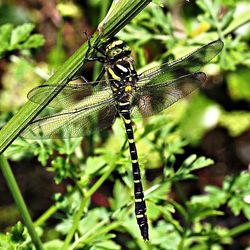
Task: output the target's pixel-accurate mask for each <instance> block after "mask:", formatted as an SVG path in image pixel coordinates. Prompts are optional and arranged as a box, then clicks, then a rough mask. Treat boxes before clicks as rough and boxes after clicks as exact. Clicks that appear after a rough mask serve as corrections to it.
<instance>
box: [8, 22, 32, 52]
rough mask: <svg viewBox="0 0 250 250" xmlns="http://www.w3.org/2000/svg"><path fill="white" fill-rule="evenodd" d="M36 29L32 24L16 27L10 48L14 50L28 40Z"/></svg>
mask: <svg viewBox="0 0 250 250" xmlns="http://www.w3.org/2000/svg"><path fill="white" fill-rule="evenodd" d="M34 27H35V26H34V24H31V23H25V24H23V25H20V26H18V27H16V28H15V29H14V30H13V31H12V34H11V39H10V46H11V47H13V48H14V47H15V46H16V45H17V44H19V43H21V42H24V41H25V40H27V39H28V37H29V36H30V33H31V31H32V30H33V29H34Z"/></svg>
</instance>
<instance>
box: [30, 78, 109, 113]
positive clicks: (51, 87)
mask: <svg viewBox="0 0 250 250" xmlns="http://www.w3.org/2000/svg"><path fill="white" fill-rule="evenodd" d="M57 89H58V85H56V84H47V85H46V84H44V85H40V86H38V87H36V88H34V89H32V90H31V91H30V92H29V93H28V99H29V100H30V101H32V102H33V103H36V104H39V105H40V104H42V103H43V102H44V101H46V97H47V96H48V95H49V94H50V93H51V92H53V91H56V90H57ZM93 96H95V98H92V97H93ZM110 97H112V91H111V89H110V87H109V86H108V85H107V82H106V81H100V82H98V85H97V86H95V87H94V86H93V82H89V83H78V84H67V85H66V86H65V87H64V88H63V89H62V90H61V91H60V92H59V93H58V95H57V96H55V98H54V99H53V100H52V101H51V102H50V103H49V104H48V105H47V107H49V108H54V109H59V110H60V109H61V110H68V109H71V108H72V107H75V106H79V105H81V102H82V101H84V102H85V103H86V102H88V103H89V105H90V104H93V102H95V103H98V102H101V101H102V100H104V99H108V98H110Z"/></svg>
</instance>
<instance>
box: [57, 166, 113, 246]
mask: <svg viewBox="0 0 250 250" xmlns="http://www.w3.org/2000/svg"><path fill="white" fill-rule="evenodd" d="M115 166H116V165H115V163H114V162H113V164H111V165H110V167H109V169H108V170H107V171H106V172H105V173H104V174H103V175H102V176H101V178H100V179H99V180H98V181H97V182H96V183H95V184H94V185H93V186H92V187H91V188H90V189H89V191H87V192H86V194H85V197H84V198H83V200H82V202H81V205H80V207H79V209H78V211H77V213H76V214H75V216H74V219H73V224H72V227H71V229H70V231H69V233H68V235H67V237H66V239H65V242H64V245H63V247H62V250H67V249H68V247H69V243H70V241H71V240H72V238H73V235H74V233H75V231H76V230H77V227H78V225H79V222H80V219H81V216H82V214H83V210H84V208H85V207H86V204H87V202H88V200H89V198H90V197H91V196H92V195H93V194H94V193H95V192H96V190H97V189H98V188H99V187H100V186H101V185H102V184H103V182H104V181H105V180H106V179H107V178H108V177H109V176H110V174H111V173H112V171H113V170H114V169H115Z"/></svg>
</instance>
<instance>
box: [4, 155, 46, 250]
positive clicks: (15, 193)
mask: <svg viewBox="0 0 250 250" xmlns="http://www.w3.org/2000/svg"><path fill="white" fill-rule="evenodd" d="M0 168H1V170H2V173H3V175H4V178H5V180H6V182H7V185H8V187H9V189H10V192H11V194H12V197H13V198H14V200H15V203H16V205H17V208H18V210H19V212H20V215H21V216H22V219H23V221H24V224H25V226H26V227H27V229H28V232H29V235H30V237H31V239H32V242H33V243H34V245H35V246H36V249H38V250H42V249H43V246H42V242H41V241H40V239H39V237H38V235H37V233H36V230H35V228H34V224H33V222H32V220H31V217H30V214H29V212H28V209H27V207H26V205H25V202H24V200H23V197H22V194H21V192H20V189H19V187H18V185H17V182H16V180H15V177H14V175H13V173H12V171H11V168H10V165H9V163H8V161H7V159H6V158H5V157H4V156H3V155H0Z"/></svg>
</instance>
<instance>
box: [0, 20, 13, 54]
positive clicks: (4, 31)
mask: <svg viewBox="0 0 250 250" xmlns="http://www.w3.org/2000/svg"><path fill="white" fill-rule="evenodd" d="M12 29H13V25H12V24H5V25H2V26H0V56H1V53H3V52H4V51H6V50H8V47H9V41H10V37H11V32H12Z"/></svg>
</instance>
